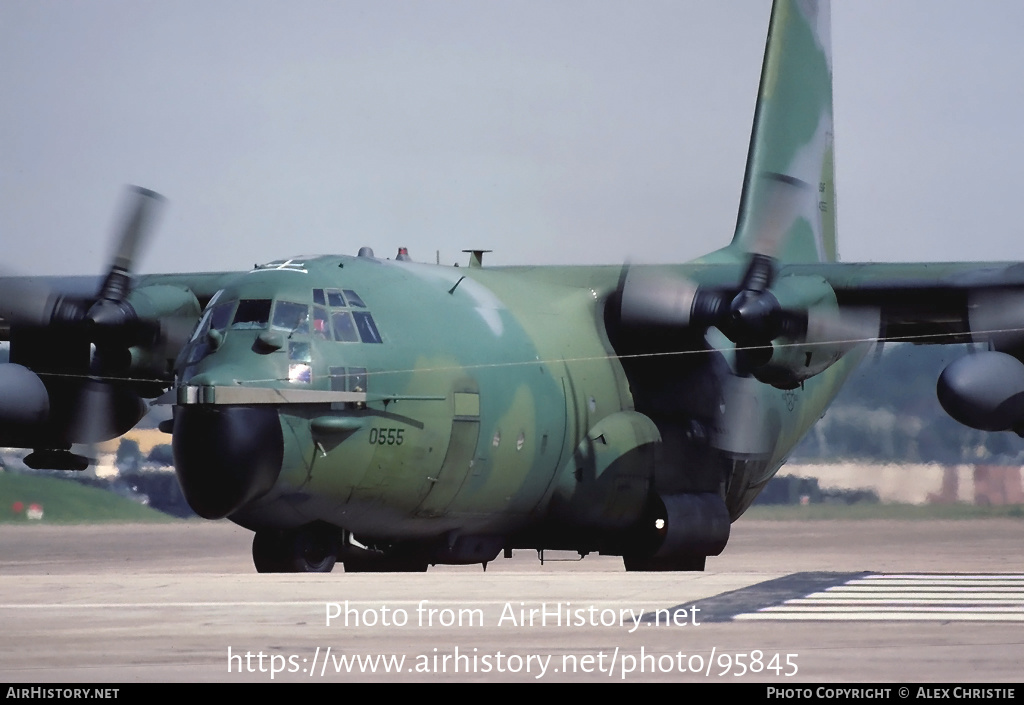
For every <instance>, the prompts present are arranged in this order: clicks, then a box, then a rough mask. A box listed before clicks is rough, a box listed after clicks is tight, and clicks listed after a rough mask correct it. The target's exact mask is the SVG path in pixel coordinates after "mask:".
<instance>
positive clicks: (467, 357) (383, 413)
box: [174, 256, 851, 562]
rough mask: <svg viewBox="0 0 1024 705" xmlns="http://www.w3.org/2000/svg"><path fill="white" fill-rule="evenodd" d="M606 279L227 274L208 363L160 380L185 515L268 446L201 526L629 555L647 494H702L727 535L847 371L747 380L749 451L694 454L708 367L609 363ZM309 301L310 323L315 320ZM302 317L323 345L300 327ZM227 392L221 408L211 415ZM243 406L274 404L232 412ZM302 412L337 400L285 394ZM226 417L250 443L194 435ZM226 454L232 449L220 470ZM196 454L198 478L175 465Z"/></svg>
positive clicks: (722, 274)
mask: <svg viewBox="0 0 1024 705" xmlns="http://www.w3.org/2000/svg"><path fill="white" fill-rule="evenodd" d="M662 269H664V268H662ZM672 269H673V271H677V272H678V274H679V275H681V276H682V275H685V276H687V277H690V278H693V279H695V280H698V281H699V280H700V278H701V276H702V273H704V275H705V276H706V277H710V276H713V277H715V278H725V279H726V280H728V279H729V278H730V277H732V278H735V277H736V276H738V274H737V273H739V272H740V271H741V269H742V267H741V264H740V262H739V261H737V265H736V267H735V268H732V267H728V266H723V265H722V264H721V263H719V264H718V265H716V266H713V267H705V266H702V265H690V266H682V267H677V268H672ZM619 274H620V270H619V268H618V267H570V268H517V269H483V268H451V267H438V266H432V265H423V264H416V263H411V262H398V261H389V260H377V259H374V258H369V257H341V256H338V257H320V258H307V259H302V258H297V259H295V260H289V264H288V266H285V267H282V266H276V267H275V266H269V267H266V268H261V269H257V270H254V271H253V272H250V273H247V274H244V275H240V276H238V277H237V278H236V279H234V280H233V281H232V282H231V283H230V284H228V285H227V286H225V288H224V289H223V291H222V293H221V294H220V295H219V296H218V297H217V299H216V300H215V301H214V304H216V305H217V306H221V307H223V308H224V310H225V311H228V312H229V313H225V314H224V316H223V318H222V322H221V323H220V324H219V325H220V326H221V327H222V329H223V330H222V331H221V332H219V333H218V334H217V337H218V345H217V346H216V349H211V347H210V346H208V345H207V344H206V342H205V340H204V339H203V338H202V336H197V337H196V339H195V340H194V341H193V342H192V343H190V345H189V346H187V347H186V349H185V350H184V351H183V353H182V358H181V361H180V362H179V369H181V370H182V372H181V373H180V378H179V380H178V390H179V392H178V400H179V404H178V405H177V406H176V408H175V416H176V426H175V433H174V443H175V449H176V452H177V454H178V471H179V475H180V477H181V479H182V484H183V487H184V488H185V490H186V494H187V495H189V499H190V501H192V503H193V506H196V507H197V508H200V509H201V508H202V507H203V506H204V498H203V497H202V496H201V494H202V492H204V491H205V489H204V488H205V487H208V486H209V484H210V483H211V482H213V483H214V484H217V483H218V482H222V483H223V484H232V483H233V484H234V485H237V484H238V473H242V472H244V471H245V468H243V467H241V466H244V465H247V464H248V465H252V464H253V458H252V457H250V455H249V453H250V452H251V449H252V447H254V446H259V445H260V443H261V442H262V441H263V440H265V438H266V437H269V436H276V434H277V433H280V444H281V445H280V449H277V448H273V449H271V448H268V449H266V452H262V451H261V453H262V454H261V456H260V461H259V462H266V458H267V457H268V456H272V457H273V460H272V461H271V462H272V464H277V462H279V467H270V468H267V469H265V471H264V474H263V476H262V477H261V479H259V482H258V484H259V483H262V484H260V486H259V487H258V488H255V489H254V490H253V491H252V492H251V493H247V494H243V495H239V496H238V498H237V500H238V501H237V502H235V501H232V502H227V503H226V504H223V505H218V506H217V507H216V508H214V509H211V510H210V512H209V514H208V515H209V516H214V515H223V514H227V515H229V516H230V517H231V518H232V519H233V520H234V521H236V522H238V523H240V524H242V525H244V526H247V527H249V528H252V529H255V530H259V529H265V528H280V529H288V528H294V527H299V526H304V525H308V524H311V523H314V522H322V523H325V524H329V525H331V526H334V527H338V528H339V529H343V530H345V531H347V532H351V534H352V535H353V536H355V537H356V538H357V539H358V540H359V541H360V542H362V543H364V544H370V543H373V544H382V543H388V544H393V543H396V542H403V541H444V542H446V545H453V544H454V543H457V542H458V540H459V539H460V538H461V537H476V538H479V537H487V540H488V541H490V542H491V544H489V545H493V546H497V547H520V546H531V547H536V548H565V549H576V550H581V551H584V552H587V551H595V550H597V551H603V552H607V553H625V552H628V551H629V548H630V546H629V544H628V542H629V541H634V540H641V538H642V537H638V536H639V535H638V533H637V532H642V529H643V528H644V526H646V522H647V520H649V519H651V516H650V512H651V511H652V509H651V507H652V502H653V501H654V499H655V498H656V497H657V496H665V495H679V494H683V495H691V494H692V495H695V494H703V493H711V494H717V495H719V496H721V497H723V498H724V499H725V503H726V505H727V507H728V512H729V515H730V516H731V518H733V519H735V518H737V517H738V516H739V515H740V514H741V513H742V512H743V511H744V510H745V509H746V507H747V506H749V504H750V502H751V501H752V500H753V498H754V496H756V494H757V492H758V491H760V489H761V488H762V487H763V486H764V484H765V483H766V482H767V481H768V479H770V477H771V476H772V474H773V473H774V472H775V471H776V470H777V468H778V467H779V465H780V464H781V463H782V462H783V460H784V459H785V457H786V456H787V454H788V453H789V452H790V450H791V449H792V447H793V446H794V445H795V444H796V442H797V441H798V440H799V439H800V437H801V436H802V435H803V434H804V433H805V432H806V430H807V429H808V428H809V427H810V426H811V425H812V424H813V423H814V422H815V421H816V420H817V419H818V418H819V417H820V416H821V414H822V413H823V411H824V409H825V407H826V406H827V404H828V402H829V401H830V399H831V398H832V396H833V395H834V393H835V391H836V390H837V389H838V387H839V385H840V384H841V382H842V380H843V378H844V376H845V374H846V373H847V371H848V369H849V368H850V367H851V365H848V364H846V363H845V361H844V362H840V363H839V364H836V365H833V366H832V367H831V368H830V369H829V370H827V371H826V372H825V373H823V374H820V375H818V376H816V377H814V378H813V379H810V380H808V381H807V382H806V383H805V384H804V385H802V386H801V387H797V388H796V389H792V390H788V391H783V390H779V389H775V388H774V387H771V386H768V385H765V384H761V383H759V382H757V381H756V380H750V385H749V387H748V388H746V389H745V390H744V394H745V395H747V396H748V397H749V400H748V401H747V402H744V404H743V408H744V409H746V410H749V411H750V418H749V420H748V422H749V423H750V424H756V425H757V427H756V429H748V431H752V432H749V433H746V434H745V437H746V438H748V439H749V438H753V439H756V442H754V444H753V446H752V447H750V448H747V449H743V448H741V449H736V451H735V452H723V451H722V450H720V449H717V448H713V447H711V446H710V445H709V443H708V442H707V439H708V436H709V434H711V433H713V431H714V429H715V427H716V426H717V425H720V424H722V423H724V420H726V419H730V418H732V417H734V415H735V410H733V409H730V408H727V407H726V403H725V398H724V395H723V393H722V390H721V384H722V383H723V380H727V379H730V378H731V376H730V374H729V370H728V366H727V363H726V361H725V360H724V359H723V355H722V354H721V353H719V352H717V351H715V350H713V349H711V348H710V347H709V346H707V345H695V346H689V349H686V350H682V351H680V352H679V353H678V354H660V353H659V354H648V353H644V352H634V351H633V350H632V349H631V348H630V347H629V345H628V344H627V343H620V344H619V345H616V344H615V343H613V341H612V338H614V337H615V335H616V332H615V330H614V321H613V317H612V316H610V315H609V311H608V308H609V306H611V305H613V304H610V303H609V299H610V298H612V299H613V297H614V293H615V291H616V287H617V283H618V277H619ZM733 280H734V279H733ZM318 291H325V292H328V295H325V296H323V297H321V296H320V295H319V294H317V293H316V292H318ZM332 291H333V292H351V293H352V294H354V295H355V299H357V300H358V301H359V304H361V306H357V305H356V304H354V303H353V301H352V299H353V297H352V296H349V297H348V300H347V301H343V300H342V299H341V298H339V299H337V300H336V303H344V304H346V305H344V306H334V307H332V306H331V305H330V301H329V300H328V299H329V294H330V292H332ZM343 297H344V295H343ZM319 300H323V301H324V303H325V305H324V306H323V309H325V310H326V313H327V315H326V316H323V315H318V314H316V310H317V308H318V304H317V302H318V301H319ZM252 301H267V302H268V306H267V311H268V313H267V314H266V315H265V316H264V317H263V318H264V319H265V320H260V321H248V322H247V324H246V325H236V324H234V323H232V322H231V321H237V320H241V319H242V318H245V317H244V316H242V314H241V313H239V312H240V311H241V310H242V308H243V307H244V306H248V305H249V304H248V302H252ZM271 301H272V302H273V304H272V305H273V307H274V308H273V312H272V313H271V312H270V310H271V307H270V303H269V302H271ZM238 302H242V303H238ZM282 302H287V303H286V304H285V303H282ZM286 305H301V306H303V307H305V308H303V311H305V312H306V313H305V314H304V315H305V318H304V319H303V320H306V323H307V324H302V323H300V322H296V325H295V326H294V327H292V328H291V329H290V330H285V329H284V328H287V326H285V327H282V328H281V330H279V331H277V332H276V333H275V332H274V323H275V320H276V318H277V316H276V314H277V311H278V310H284V307H285V306H286ZM209 308H213V306H211V307H208V309H209ZM350 310H351V311H353V312H355V311H357V310H358V311H359V312H366V313H369V314H370V315H372V319H373V321H374V330H373V332H371V333H370V334H369V336H367V335H365V334H364V335H362V337H361V338H360V337H358V336H352V338H353V339H351V340H345V339H344V338H345V333H344V330H343V329H344V326H343V325H342V324H341V323H339V322H338V321H339V320H342V321H343V320H345V315H347V312H349V311H350ZM334 314H341V318H340V319H336V318H334ZM232 317H233V318H232ZM249 318H252V317H251V316H250V317H249ZM317 319H324V320H327V321H328V327H331V326H333V327H334V329H333V334H332V332H331V331H330V330H328V331H323V330H317V329H316V327H315V325H308V323H310V322H313V321H314V320H317ZM609 321H611V329H609ZM200 328H201V329H202V325H201V326H200ZM207 328H209V324H207ZM268 332H269V333H270V337H271V340H270V342H271V344H270V345H267V344H266V341H267V338H268ZM360 332H363V331H362V330H361V329H360ZM373 333H376V335H374V334H373ZM207 335H208V331H207ZM274 335H276V336H277V339H276V340H274V339H273V336H274ZM623 355H625V357H622V356H623ZM296 367H298V368H299V372H298V373H296ZM732 379H734V378H732ZM232 388H234V389H236V390H238V391H237V393H236V396H235V397H233V398H227V397H224V392H222V390H224V389H229V390H230V389H232ZM207 389H213V390H217V391H216V393H210V394H207V393H205V392H204V390H207ZM248 389H252V390H259V394H266V392H267V390H280V392H281V396H280V398H278V399H276V402H277V403H272V402H271V400H269V399H265V398H260V397H255V396H254V397H252V398H247V397H246V396H245V393H246V390H248ZM182 390H190V393H191V395H189V394H186V393H183V392H182ZM309 392H323V393H332V392H333V393H334V394H335V395H336V396H335V398H336V399H338V400H333V399H332V398H330V397H329V395H328V396H327V397H323V398H321V399H318V400H315V401H314V400H312V397H308V396H307V397H305V398H303V397H302V396H301V395H302V394H306V393H309ZM296 393H297V394H296ZM360 393H361V394H364V395H365V397H364V398H362V397H359V398H360V399H361V400H360V401H346V400H345V399H349V398H353V399H354V398H357V397H351V396H346V395H352V394H355V395H359V394H360ZM218 395H219V397H220V398H218ZM225 400H226V401H225ZM241 410H249V411H252V412H254V413H259V414H260V415H261V417H262V420H261V421H259V422H258V423H267V421H266V418H267V417H268V416H270V417H272V419H273V421H272V423H271V424H270V426H271V427H268V428H265V429H263V430H261V431H260V432H259V433H258V434H256V435H259V436H260V437H261V438H257V439H253V440H252V441H251V442H249V443H242V444H233V443H230V442H227V443H225V440H224V438H223V436H222V435H219V436H216V437H215V436H214V435H210V436H209V437H207V436H205V435H204V434H206V433H213V434H215V433H219V432H220V431H222V430H223V429H222V428H221V427H220V426H218V424H217V422H214V421H213V419H214V417H216V416H225V415H229V414H236V413H239V412H240V411H241ZM197 415H198V416H197ZM190 416H191V417H192V418H193V419H195V418H199V419H201V422H199V423H192V424H190V423H189V418H190ZM253 418H255V417H253ZM733 422H735V420H734V421H733ZM242 423H243V425H244V426H245V428H244V433H245V434H246V435H247V436H248V435H249V434H252V432H253V430H254V429H253V428H252V427H251V426H250V425H249V422H247V421H242ZM274 425H279V430H278V429H276V428H272V426H274ZM196 427H201V429H202V430H197V428H196ZM211 429H212V430H211ZM218 429H219V430H218ZM215 444H216V447H217V448H218V449H217V450H215V447H214V446H215ZM236 445H240V446H242V447H243V450H240V451H239V455H238V457H233V456H231V453H232V452H233V451H231V450H230V449H231V448H234V447H235V446H236ZM224 447H227V448H228V451H227V455H225V451H224V450H223V448H224ZM210 454H215V455H216V462H213V463H210V462H206V461H204V460H192V459H193V458H202V457H206V458H208V457H209V456H210ZM278 457H279V461H278V460H277V459H278ZM235 465H238V466H239V467H237V468H236V467H234V466H235ZM214 473H224V477H223V478H222V480H217V479H216V478H212V479H211V477H210V475H211V474H214ZM199 474H206V476H205V477H203V478H197V475H199ZM271 480H272V481H271ZM249 495H253V496H249ZM232 504H237V506H230V505H232ZM484 552H485V553H486V550H485V551H484ZM495 552H496V549H495ZM460 555H462V554H456V555H455V558H456V559H457V558H458V557H459V556H460ZM435 557H436V556H435ZM475 557H476V554H475V553H471V554H469V555H468V557H467V558H466V560H469V559H471V558H475ZM491 557H493V556H491ZM437 560H439V561H440V560H443V556H442V557H437ZM454 562H459V561H458V560H455V561H454Z"/></svg>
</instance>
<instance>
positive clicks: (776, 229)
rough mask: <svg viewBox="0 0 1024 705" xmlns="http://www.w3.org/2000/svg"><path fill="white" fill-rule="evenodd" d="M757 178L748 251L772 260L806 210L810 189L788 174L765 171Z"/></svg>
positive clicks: (811, 192) (811, 193) (807, 185)
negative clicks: (786, 235) (757, 205)
mask: <svg viewBox="0 0 1024 705" xmlns="http://www.w3.org/2000/svg"><path fill="white" fill-rule="evenodd" d="M759 178H760V179H761V183H760V184H759V186H760V189H759V193H760V206H759V208H758V209H757V211H756V212H755V214H754V218H755V220H754V223H753V230H752V232H753V241H752V242H751V244H750V247H749V249H748V251H749V252H750V253H751V254H755V255H764V256H765V257H770V258H772V259H775V258H776V257H778V254H779V247H780V246H781V244H782V239H783V236H785V234H786V233H787V232H788V231H789V229H790V228H791V227H792V226H793V223H794V222H796V219H797V217H798V216H799V215H800V214H801V212H803V210H804V208H806V207H807V204H808V203H809V199H810V198H811V197H812V196H813V195H814V189H812V188H811V185H810V184H808V183H807V182H806V181H801V180H800V179H798V178H796V177H795V176H789V175H788V174H778V173H776V172H773V171H765V172H762V173H761V174H760V175H759ZM769 285H770V284H769Z"/></svg>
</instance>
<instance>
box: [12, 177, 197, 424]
mask: <svg viewBox="0 0 1024 705" xmlns="http://www.w3.org/2000/svg"><path fill="white" fill-rule="evenodd" d="M163 203H164V198H163V197H162V196H160V195H159V194H157V193H155V192H154V191H150V190H149V189H145V188H140V187H131V188H129V190H128V192H127V196H126V199H125V206H124V207H123V216H122V220H121V225H120V227H119V229H118V231H117V233H116V235H115V247H114V254H113V257H112V259H111V262H110V266H109V267H108V269H107V273H106V276H105V277H104V279H103V283H102V284H101V286H100V287H99V290H98V291H97V292H96V294H95V295H94V296H91V297H89V296H81V295H75V294H69V293H65V292H61V291H56V290H54V289H53V288H52V287H49V286H46V285H44V284H42V283H40V282H39V281H38V280H33V279H29V278H5V279H2V280H0V316H2V317H3V318H4V319H5V320H6V321H7V322H8V323H9V324H11V326H12V328H13V329H14V330H15V335H17V331H18V330H22V331H24V332H25V334H26V336H28V338H33V336H34V339H35V340H37V341H38V340H42V341H44V342H43V343H41V345H42V346H43V347H45V352H46V355H45V357H46V359H47V360H48V363H46V364H43V365H40V366H39V368H38V369H36V371H37V372H43V373H46V372H51V373H52V372H54V371H55V370H56V371H58V373H59V375H60V377H57V378H54V377H53V376H51V381H50V383H48V384H47V387H48V389H49V392H50V396H51V404H50V406H51V417H52V418H55V421H54V423H57V424H59V425H63V426H64V427H65V428H64V432H63V436H64V440H65V441H67V442H75V443H91V442H95V441H98V440H103V439H106V438H110V437H113V436H114V435H118V434H119V433H121V432H123V431H124V430H127V428H130V427H131V425H134V423H135V422H136V421H137V420H138V418H140V417H141V415H142V414H144V413H145V408H146V407H145V404H144V402H143V401H142V399H141V398H140V396H139V394H138V393H136V392H137V389H133V388H132V385H130V384H125V383H124V380H123V379H122V380H120V381H119V380H118V379H117V378H118V377H119V376H120V377H122V378H123V377H125V376H127V375H128V374H129V373H134V372H136V370H135V366H136V361H135V359H134V356H135V355H136V352H135V351H137V350H140V349H149V348H151V347H152V346H154V345H156V344H158V343H159V342H160V341H161V340H163V339H165V338H166V337H167V335H168V332H169V331H178V330H179V329H181V328H183V327H184V326H182V325H178V324H179V323H181V322H182V321H181V320H177V321H176V320H174V319H176V318H177V319H181V318H182V317H183V316H184V317H185V318H186V319H188V320H191V321H192V322H194V316H197V315H198V302H196V301H195V297H194V296H193V295H192V294H191V293H190V292H186V291H183V290H178V289H174V288H173V287H147V289H157V290H158V291H157V292H155V294H156V295H154V292H147V291H146V290H140V292H139V293H140V295H139V296H134V297H133V293H135V292H133V289H132V273H133V271H134V269H135V264H136V260H137V257H138V255H139V253H140V251H141V249H142V248H143V247H144V246H145V245H146V243H147V242H148V240H149V238H150V236H151V234H152V232H153V226H154V224H155V221H156V217H157V215H158V212H159V210H160V207H161V206H162V205H163ZM165 290H167V291H165ZM154 301H155V302H156V303H155V304H154ZM133 303H134V305H133ZM140 304H141V306H140ZM138 309H141V310H138ZM185 322H188V321H185ZM178 336H180V333H179V332H176V333H175V337H178ZM36 345H37V346H38V345H40V343H38V342H37V343H36ZM17 348H18V345H17V344H16V345H15V348H14V349H15V350H17ZM86 350H87V351H88V353H87V354H88V357H86V352H85V351H86ZM36 367H37V366H36V365H33V368H34V369H35V368H36ZM44 376H45V374H44ZM140 376H145V375H140ZM150 377H152V375H150ZM111 378H113V381H112V379H111ZM54 394H57V395H58V396H59V397H61V401H62V404H61V405H62V406H63V407H67V408H65V409H64V410H63V416H62V411H61V410H60V409H57V410H55V409H54V408H53V407H54V398H53V397H54ZM69 396H70V397H71V399H70V403H68V401H69V398H68V397H69ZM125 424H128V426H127V428H125Z"/></svg>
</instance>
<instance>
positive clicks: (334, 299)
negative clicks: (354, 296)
mask: <svg viewBox="0 0 1024 705" xmlns="http://www.w3.org/2000/svg"><path fill="white" fill-rule="evenodd" d="M326 291H327V304H328V305H329V306H330V307H331V308H343V307H345V306H347V305H348V304H346V303H345V297H344V296H342V295H341V292H340V291H338V290H337V289H327V290H326Z"/></svg>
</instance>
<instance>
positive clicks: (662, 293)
mask: <svg viewBox="0 0 1024 705" xmlns="http://www.w3.org/2000/svg"><path fill="white" fill-rule="evenodd" d="M696 297H697V285H696V284H695V283H693V282H691V281H690V280H688V279H673V278H670V277H666V276H664V275H658V274H654V275H650V274H649V275H639V274H637V273H636V271H635V270H633V269H630V270H629V271H628V272H627V273H626V276H625V277H624V278H623V282H622V285H621V299H620V305H621V308H620V311H621V317H622V320H623V321H624V322H625V323H628V324H629V325H637V326H645V325H651V326H666V327H667V326H681V327H685V326H688V325H690V313H691V311H692V310H693V302H694V299H695V298H696Z"/></svg>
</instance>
